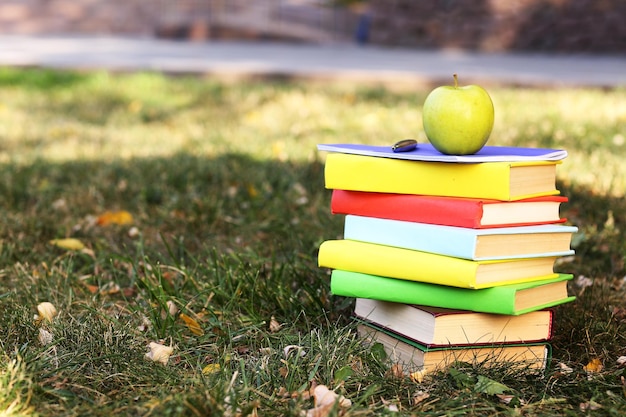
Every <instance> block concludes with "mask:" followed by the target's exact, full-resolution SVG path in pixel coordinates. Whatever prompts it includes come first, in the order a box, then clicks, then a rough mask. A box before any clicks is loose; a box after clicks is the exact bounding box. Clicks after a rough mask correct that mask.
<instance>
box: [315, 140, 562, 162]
mask: <svg viewBox="0 0 626 417" xmlns="http://www.w3.org/2000/svg"><path fill="white" fill-rule="evenodd" d="M317 149H318V150H320V151H328V152H336V153H348V154H355V155H363V156H375V157H381V158H394V159H406V160H411V161H432V162H462V163H479V162H523V161H560V160H562V159H565V158H566V157H567V151H565V150H562V149H547V148H523V147H513V146H484V147H483V148H482V149H481V150H480V151H478V152H477V153H475V154H472V155H444V154H442V153H441V152H439V151H438V150H436V149H435V148H434V147H433V146H432V145H431V144H430V143H420V144H418V145H417V148H415V149H414V150H412V151H409V152H394V151H393V150H392V149H391V146H374V145H362V144H348V143H337V144H319V145H317Z"/></svg>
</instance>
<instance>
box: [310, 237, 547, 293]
mask: <svg viewBox="0 0 626 417" xmlns="http://www.w3.org/2000/svg"><path fill="white" fill-rule="evenodd" d="M556 258H557V257H556V256H546V257H538V258H522V259H506V260H489V261H472V260H467V259H461V258H454V257H451V256H445V255H437V254H434V253H428V252H421V251H416V250H411V249H402V248H396V247H391V246H384V245H378V244H374V243H365V242H359V241H355V240H348V239H342V240H327V241H325V242H323V243H322V244H321V245H320V249H319V254H318V264H319V266H320V267H325V268H331V269H340V270H344V271H351V272H359V273H362V274H370V275H379V276H383V277H388V278H397V279H403V280H409V281H419V282H427V283H431V284H440V285H447V286H450V287H460V288H476V289H478V288H490V287H496V286H500V285H508V284H516V283H522V282H532V281H539V280H544V279H548V278H555V277H556V276H557V274H555V273H554V261H555V260H556Z"/></svg>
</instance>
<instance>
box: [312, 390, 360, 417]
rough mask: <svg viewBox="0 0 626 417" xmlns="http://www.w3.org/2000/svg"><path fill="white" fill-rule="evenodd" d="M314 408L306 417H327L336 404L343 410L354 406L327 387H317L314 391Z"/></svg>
mask: <svg viewBox="0 0 626 417" xmlns="http://www.w3.org/2000/svg"><path fill="white" fill-rule="evenodd" d="M313 398H314V408H311V409H310V410H308V411H307V413H306V417H327V416H329V415H330V413H331V411H332V410H333V407H334V406H335V403H336V404H338V405H339V407H341V408H348V407H350V406H352V401H350V400H349V399H347V398H345V397H344V396H343V395H339V394H337V393H336V392H335V391H332V390H329V389H328V387H326V385H317V386H316V387H315V388H314V389H313Z"/></svg>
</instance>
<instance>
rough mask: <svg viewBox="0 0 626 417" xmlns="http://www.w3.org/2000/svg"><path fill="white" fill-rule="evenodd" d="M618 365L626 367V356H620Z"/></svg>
mask: <svg viewBox="0 0 626 417" xmlns="http://www.w3.org/2000/svg"><path fill="white" fill-rule="evenodd" d="M617 364H618V365H619V366H624V365H626V356H620V357H619V358H617Z"/></svg>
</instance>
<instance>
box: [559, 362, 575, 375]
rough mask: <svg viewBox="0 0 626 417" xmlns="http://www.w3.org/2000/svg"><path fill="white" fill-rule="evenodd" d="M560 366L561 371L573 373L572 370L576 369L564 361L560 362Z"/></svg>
mask: <svg viewBox="0 0 626 417" xmlns="http://www.w3.org/2000/svg"><path fill="white" fill-rule="evenodd" d="M558 366H559V370H560V371H561V373H564V374H571V373H572V372H574V370H573V369H572V368H570V367H569V366H567V365H566V364H564V363H563V362H559V365H558Z"/></svg>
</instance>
